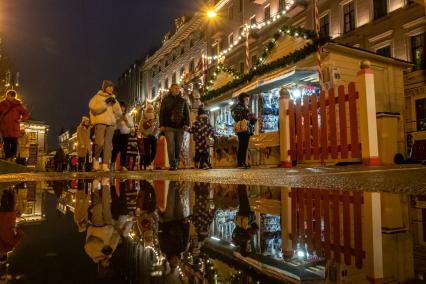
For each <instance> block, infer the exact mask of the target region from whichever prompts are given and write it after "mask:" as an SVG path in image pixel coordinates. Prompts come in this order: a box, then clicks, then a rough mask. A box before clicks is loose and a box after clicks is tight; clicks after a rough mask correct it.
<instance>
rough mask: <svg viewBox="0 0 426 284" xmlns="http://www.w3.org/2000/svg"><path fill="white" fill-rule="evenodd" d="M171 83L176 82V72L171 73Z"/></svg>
mask: <svg viewBox="0 0 426 284" xmlns="http://www.w3.org/2000/svg"><path fill="white" fill-rule="evenodd" d="M172 84H176V72H174V73H173V75H172Z"/></svg>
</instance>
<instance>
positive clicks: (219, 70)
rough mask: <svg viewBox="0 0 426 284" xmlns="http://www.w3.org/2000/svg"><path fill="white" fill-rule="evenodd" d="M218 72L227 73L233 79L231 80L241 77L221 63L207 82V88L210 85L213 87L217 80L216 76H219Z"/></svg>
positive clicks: (238, 73)
mask: <svg viewBox="0 0 426 284" xmlns="http://www.w3.org/2000/svg"><path fill="white" fill-rule="evenodd" d="M220 72H225V73H228V74H229V75H231V76H232V77H233V79H238V78H240V77H241V73H240V72H238V71H237V70H235V69H234V68H232V67H230V66H227V65H225V64H223V63H219V64H218V65H217V66H216V70H215V71H214V72H213V74H212V76H211V78H210V79H209V80H208V82H207V88H209V87H210V86H211V85H213V83H214V81H216V79H217V75H219V73H220Z"/></svg>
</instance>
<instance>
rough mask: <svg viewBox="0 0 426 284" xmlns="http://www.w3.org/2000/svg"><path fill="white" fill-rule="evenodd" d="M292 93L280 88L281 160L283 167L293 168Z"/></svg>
mask: <svg viewBox="0 0 426 284" xmlns="http://www.w3.org/2000/svg"><path fill="white" fill-rule="evenodd" d="M289 102H290V93H289V92H288V90H287V89H285V88H282V89H281V90H280V99H279V135H280V162H281V167H282V168H291V166H292V163H291V156H290V154H289V153H288V152H289V151H290V116H289V115H288V108H289Z"/></svg>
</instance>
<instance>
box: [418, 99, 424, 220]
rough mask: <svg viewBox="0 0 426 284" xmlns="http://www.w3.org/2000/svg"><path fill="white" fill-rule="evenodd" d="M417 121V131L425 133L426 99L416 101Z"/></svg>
mask: <svg viewBox="0 0 426 284" xmlns="http://www.w3.org/2000/svg"><path fill="white" fill-rule="evenodd" d="M416 121H417V131H425V130H426V98H423V99H419V100H416ZM425 221H426V220H425Z"/></svg>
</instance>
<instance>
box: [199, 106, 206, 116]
mask: <svg viewBox="0 0 426 284" xmlns="http://www.w3.org/2000/svg"><path fill="white" fill-rule="evenodd" d="M203 114H207V112H206V111H205V110H204V108H203V107H200V108H198V115H203Z"/></svg>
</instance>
